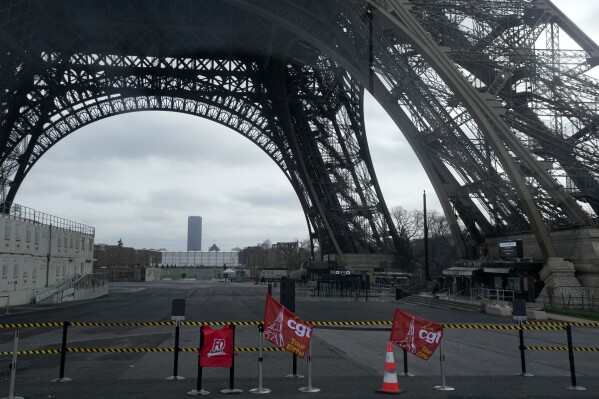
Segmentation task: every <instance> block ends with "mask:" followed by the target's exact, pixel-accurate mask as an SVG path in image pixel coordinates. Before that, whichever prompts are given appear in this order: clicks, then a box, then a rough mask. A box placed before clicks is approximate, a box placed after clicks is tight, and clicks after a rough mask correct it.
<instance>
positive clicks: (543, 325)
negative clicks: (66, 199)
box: [0, 320, 599, 393]
mask: <svg viewBox="0 0 599 399" xmlns="http://www.w3.org/2000/svg"><path fill="white" fill-rule="evenodd" d="M310 323H312V324H314V325H315V326H316V327H317V328H320V329H343V330H356V331H390V329H391V325H392V323H393V322H392V321H390V320H379V321H310ZM225 325H230V326H233V327H235V326H237V327H249V326H257V327H258V328H259V331H262V328H263V326H262V322H261V321H159V322H76V321H75V322H68V321H64V322H39V323H3V324H0V330H2V329H13V330H15V336H16V337H18V331H19V329H27V328H60V327H62V330H63V334H62V343H61V348H60V349H58V348H50V349H34V350H18V348H17V345H16V342H17V341H16V340H17V339H18V338H15V346H14V349H13V351H0V356H13V359H16V358H15V357H16V356H17V355H58V354H59V355H61V360H60V371H59V377H58V378H57V379H55V380H53V381H57V382H67V381H70V379H69V378H66V377H65V365H66V354H67V353H174V354H175V360H174V373H173V377H171V378H174V377H177V364H178V360H177V359H178V358H177V354H178V353H179V352H191V353H198V352H199V349H200V348H199V347H179V345H178V340H176V342H175V347H173V348H151V347H148V348H87V347H85V348H78V347H69V346H68V329H69V327H72V328H77V327H79V328H90V327H147V326H165V327H167V326H175V327H176V328H179V327H180V326H225ZM443 326H444V328H447V329H469V330H512V331H518V332H519V338H520V342H519V346H518V348H519V350H520V354H521V364H522V373H521V374H520V375H522V376H529V375H531V374H530V373H528V372H527V370H526V362H525V352H526V351H568V352H569V361H570V370H571V380H572V385H571V386H569V387H568V388H569V389H576V390H581V389H584V388H583V387H580V386H577V385H576V375H575V369H574V356H573V354H574V352H599V348H597V347H575V346H573V344H572V327H579V328H594V327H599V322H545V321H530V322H525V323H523V324H519V325H516V324H470V323H446V324H443ZM564 330H566V333H567V342H568V345H567V346H533V345H524V332H525V331H564ZM234 351H235V352H237V353H243V352H260V359H261V358H262V355H261V353H262V352H263V351H264V352H278V351H283V349H282V348H278V347H263V346H262V345H260V347H235V348H234ZM310 358H311V355H310ZM15 361H16V360H13V362H15ZM403 363H404V371H403V374H402V375H404V376H413V374H411V373H409V371H408V362H407V354H406V352H405V351H404V362H403ZM12 378H14V377H12ZM311 383H312V382H311V380H310V381H309V385H308V387H306V389H308V388H309V389H312V391H306V392H316V391H315V390H316V389H317V388H313V387H312V386H311ZM260 384H261V383H260ZM443 386H445V381H443ZM231 387H232V382H231ZM230 389H233V388H230ZM257 389H258V390H263V391H264V392H263V393H266V389H265V388H262V386H261V385H260V387H259V388H257Z"/></svg>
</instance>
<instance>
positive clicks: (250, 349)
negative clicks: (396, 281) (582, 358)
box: [0, 345, 599, 356]
mask: <svg viewBox="0 0 599 399" xmlns="http://www.w3.org/2000/svg"><path fill="white" fill-rule="evenodd" d="M524 349H525V350H527V351H567V350H568V347H567V346H535V345H526V346H524ZM258 350H259V348H255V347H239V348H235V352H238V353H241V352H258ZM283 350H284V349H283V348H278V347H274V346H269V347H265V348H262V351H263V352H279V351H283ZM572 350H574V351H575V352H599V348H593V347H573V348H572ZM174 351H175V348H67V352H69V353H169V352H171V353H172V352H174ZM179 352H192V353H197V352H198V348H179ZM17 354H18V355H59V354H60V349H32V350H20V351H18V352H17ZM0 356H12V352H9V351H8V352H0Z"/></svg>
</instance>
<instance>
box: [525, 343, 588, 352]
mask: <svg viewBox="0 0 599 399" xmlns="http://www.w3.org/2000/svg"><path fill="white" fill-rule="evenodd" d="M524 349H526V350H527V351H567V350H568V347H567V346H534V345H526V346H524ZM572 350H573V351H575V352H599V348H589V347H573V348H572Z"/></svg>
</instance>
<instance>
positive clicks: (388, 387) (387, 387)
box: [375, 341, 405, 395]
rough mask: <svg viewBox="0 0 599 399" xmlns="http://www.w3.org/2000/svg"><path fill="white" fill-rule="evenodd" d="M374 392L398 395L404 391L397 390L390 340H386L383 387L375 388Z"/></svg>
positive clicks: (397, 384)
mask: <svg viewBox="0 0 599 399" xmlns="http://www.w3.org/2000/svg"><path fill="white" fill-rule="evenodd" d="M375 392H376V393H386V394H389V395H399V394H400V393H404V392H405V391H400V390H399V383H398V382H397V373H396V371H395V359H393V348H392V347H391V341H389V342H387V357H386V359H385V376H384V377H383V387H382V388H381V389H377V390H376V391H375Z"/></svg>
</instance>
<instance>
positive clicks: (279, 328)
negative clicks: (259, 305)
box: [264, 294, 314, 359]
mask: <svg viewBox="0 0 599 399" xmlns="http://www.w3.org/2000/svg"><path fill="white" fill-rule="evenodd" d="M313 328H314V325H313V324H311V323H308V322H305V321H302V320H301V319H300V318H299V317H297V316H296V315H294V314H293V313H292V312H291V311H290V310H289V309H287V308H286V307H285V306H283V305H281V304H280V303H279V302H277V301H276V300H275V299H273V297H272V296H271V295H270V294H266V304H265V305H264V337H265V338H266V339H267V340H269V341H270V342H272V343H273V344H275V345H276V346H278V347H279V348H283V349H285V350H286V351H289V352H291V353H294V354H296V355H297V356H299V357H300V358H302V359H303V358H304V357H305V356H306V352H307V350H308V347H309V346H310V338H311V335H312V329H313Z"/></svg>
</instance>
